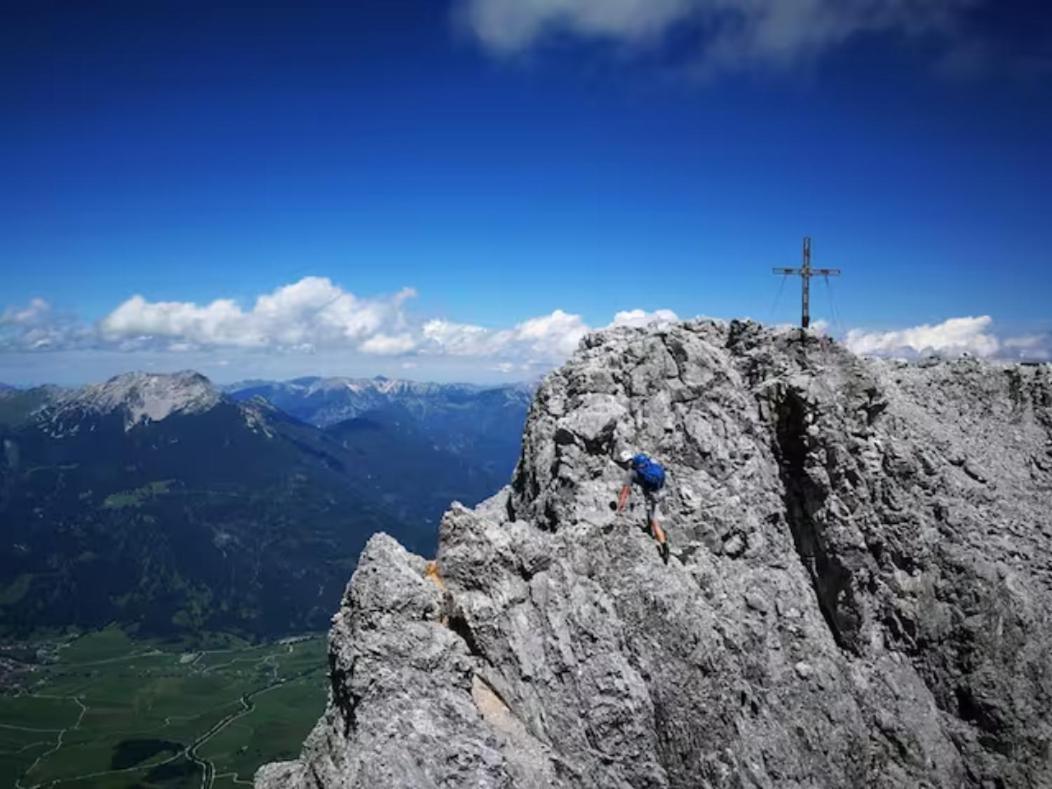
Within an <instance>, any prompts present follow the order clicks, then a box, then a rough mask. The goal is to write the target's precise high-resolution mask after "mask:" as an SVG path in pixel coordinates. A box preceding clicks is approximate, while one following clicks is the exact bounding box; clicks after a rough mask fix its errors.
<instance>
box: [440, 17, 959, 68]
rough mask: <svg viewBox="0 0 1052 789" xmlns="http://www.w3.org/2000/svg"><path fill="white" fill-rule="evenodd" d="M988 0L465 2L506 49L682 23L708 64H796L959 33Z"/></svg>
mask: <svg viewBox="0 0 1052 789" xmlns="http://www.w3.org/2000/svg"><path fill="white" fill-rule="evenodd" d="M977 1H978V0H926V1H925V2H917V1H916V0H461V3H460V5H459V7H458V13H459V15H460V16H461V17H462V19H463V20H464V21H465V22H466V25H467V28H468V29H469V30H470V31H471V33H472V34H473V35H475V36H476V37H477V38H478V39H479V41H480V42H481V43H482V44H483V45H484V46H485V47H487V48H488V49H489V50H491V51H493V52H495V53H498V54H510V53H516V52H521V51H524V50H526V49H529V48H530V47H532V46H534V45H536V44H537V43H539V42H542V41H544V40H546V39H548V38H551V37H554V36H558V35H568V34H569V35H576V36H579V37H582V38H586V39H598V40H607V41H614V42H625V43H629V44H634V45H640V44H647V43H658V42H660V41H661V39H662V37H663V36H664V35H665V34H667V33H669V32H670V31H671V30H673V29H678V30H681V31H685V32H687V33H689V34H691V35H692V36H694V37H695V38H696V39H697V40H698V42H699V43H698V45H697V46H698V55H697V57H698V58H700V60H701V66H702V68H704V69H707V70H732V69H740V68H744V67H748V66H753V65H761V66H776V67H777V66H786V65H792V64H795V63H798V62H800V61H802V60H806V59H808V58H812V57H814V56H816V55H819V54H821V53H822V52H824V51H826V50H828V49H830V48H833V47H836V46H838V45H841V44H843V43H845V42H846V41H847V40H848V39H850V38H851V37H852V36H855V35H856V34H859V33H866V32H896V33H901V34H904V35H922V34H929V35H930V34H936V35H938V34H941V35H942V36H943V37H944V38H952V37H955V35H956V22H957V19H958V17H959V16H960V15H961V14H962V12H964V11H965V10H967V9H968V8H970V7H972V6H974V5H975V4H976V3H977Z"/></svg>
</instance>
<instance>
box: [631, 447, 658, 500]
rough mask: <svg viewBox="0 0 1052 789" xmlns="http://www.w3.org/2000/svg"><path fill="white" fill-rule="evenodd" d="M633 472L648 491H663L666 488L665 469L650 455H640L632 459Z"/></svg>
mask: <svg viewBox="0 0 1052 789" xmlns="http://www.w3.org/2000/svg"><path fill="white" fill-rule="evenodd" d="M632 470H633V471H635V472H636V474H637V475H638V476H639V480H640V482H641V483H642V484H643V487H644V488H645V489H646V490H652V491H653V490H661V489H662V488H663V487H665V467H664V466H662V465H661V464H660V463H658V462H657V461H656V460H652V459H651V458H650V456H649V455H644V454H642V453H640V454H638V455H636V456H635V457H634V458H632Z"/></svg>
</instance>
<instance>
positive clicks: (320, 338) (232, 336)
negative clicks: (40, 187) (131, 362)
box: [99, 277, 416, 354]
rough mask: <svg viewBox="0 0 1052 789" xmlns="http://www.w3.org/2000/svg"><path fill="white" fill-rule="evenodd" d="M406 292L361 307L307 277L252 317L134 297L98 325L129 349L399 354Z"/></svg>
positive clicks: (234, 308) (405, 346) (214, 305)
mask: <svg viewBox="0 0 1052 789" xmlns="http://www.w3.org/2000/svg"><path fill="white" fill-rule="evenodd" d="M415 295H416V293H415V291H413V290H412V289H409V288H406V289H404V290H402V291H399V292H398V293H396V294H394V295H393V296H386V297H378V298H371V299H364V298H359V297H357V296H355V295H354V294H352V293H349V292H348V291H345V290H343V289H342V288H340V287H339V286H338V285H335V284H334V283H333V282H332V281H331V280H329V279H328V278H326V277H305V278H303V279H301V280H300V281H299V282H294V283H292V284H291V285H285V286H283V287H280V288H278V289H277V290H275V291H273V292H272V293H268V294H264V295H262V296H259V297H258V298H257V299H256V303H255V305H254V306H253V308H252V309H251V310H247V311H246V310H244V309H242V308H241V307H240V306H239V305H238V304H237V303H236V302H234V301H231V300H230V299H217V300H215V301H213V302H211V303H209V304H205V305H198V304H194V303H193V302H173V301H157V302H150V301H147V300H146V299H144V298H143V297H142V296H132V297H131V298H130V299H128V300H127V301H125V302H124V303H123V304H121V305H120V306H118V307H117V309H115V310H114V311H113V312H111V313H110V314H109V315H107V316H106V317H105V318H104V319H103V320H102V321H101V323H100V324H99V332H100V334H101V336H102V337H103V338H104V339H105V340H107V341H110V342H116V343H119V342H124V343H128V344H130V345H131V346H132V347H135V346H141V345H144V344H151V343H154V342H156V341H158V340H169V341H174V342H176V343H178V344H182V345H188V346H193V347H232V348H277V349H286V350H288V349H300V350H312V349H315V348H327V347H337V346H338V347H347V346H349V347H357V348H358V349H359V350H362V351H363V352H365V353H381V354H383V353H404V352H405V351H407V350H410V349H411V348H412V343H410V342H407V341H406V334H405V332H404V330H405V327H406V326H407V320H406V317H405V314H404V305H405V302H406V301H407V300H408V299H410V298H412V297H413V296H415Z"/></svg>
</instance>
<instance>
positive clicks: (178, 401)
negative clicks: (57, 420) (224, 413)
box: [57, 370, 222, 430]
mask: <svg viewBox="0 0 1052 789" xmlns="http://www.w3.org/2000/svg"><path fill="white" fill-rule="evenodd" d="M221 398H222V395H220V393H219V391H218V390H217V389H216V388H215V387H214V386H213V385H212V382H211V381H209V380H208V379H207V378H206V377H205V376H203V375H201V374H200V373H198V372H194V371H193V370H183V371H181V372H177V373H146V372H132V373H123V374H121V375H117V376H114V377H113V378H110V379H109V380H108V381H106V382H105V383H102V384H94V385H90V386H85V387H84V388H83V389H78V390H76V391H74V392H71V393H70V394H69V395H68V396H67V397H66V398H64V399H63V400H61V401H60V402H59V403H58V404H57V406H58V409H59V413H60V414H64V413H68V412H70V411H86V412H91V413H97V414H107V413H112V412H114V411H122V412H123V413H124V427H125V430H129V429H131V428H132V427H134V426H135V425H137V424H140V423H147V422H160V421H161V420H162V419H165V418H167V417H168V416H171V415H172V414H174V413H185V414H194V413H201V412H204V411H208V410H209V409H211V408H213V407H214V406H215V405H217V404H218V403H219V402H220V400H221Z"/></svg>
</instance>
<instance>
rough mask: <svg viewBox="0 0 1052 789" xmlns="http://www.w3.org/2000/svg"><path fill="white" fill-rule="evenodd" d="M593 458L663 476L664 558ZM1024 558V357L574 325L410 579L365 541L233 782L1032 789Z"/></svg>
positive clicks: (1033, 472)
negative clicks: (511, 447)
mask: <svg viewBox="0 0 1052 789" xmlns="http://www.w3.org/2000/svg"><path fill="white" fill-rule="evenodd" d="M623 449H632V450H642V451H646V452H648V453H650V454H651V455H653V456H654V457H656V458H658V459H659V460H661V461H662V462H663V463H665V465H666V466H667V469H668V484H667V494H666V498H665V501H664V503H663V505H662V508H663V510H664V513H665V525H666V526H667V529H668V532H669V534H670V536H671V540H672V545H673V552H672V558H671V560H670V562H669V564H668V565H667V566H666V565H664V564H663V563H662V561H661V559H660V557H659V555H658V552H657V548H656V545H655V543H654V541H653V540H652V539H651V537H650V536H649V534H648V533H647V531H646V528H645V527H646V524H645V523H644V519H645V515H644V503H643V501H642V496H641V495H640V494H639V493H638V492H636V493H634V494H633V497H632V506H631V508H630V509H629V511H627V512H625V513H622V514H620V515H619V514H617V513H615V511H614V500H615V498H616V495H617V491H618V488H619V486H620V481H621V478H622V474H623V472H622V471H621V469H620V468H619V467H618V466H617V465H616V464H615V463H614V462H613V458H614V457H616V456H617V453H618V452H620V451H621V450H623ZM422 484H425V483H423V482H422ZM1050 557H1052V371H1050V369H1049V367H1048V366H1044V367H1022V366H1005V365H994V364H989V363H982V362H978V361H975V360H961V361H952V362H950V361H947V362H939V363H927V364H923V365H907V364H904V363H898V362H890V361H864V360H861V359H859V358H857V357H855V356H853V355H851V354H850V353H848V352H847V351H845V350H843V349H842V348H840V347H839V346H837V345H836V344H835V343H833V342H832V341H830V340H827V339H822V338H817V337H814V336H808V337H802V336H801V335H800V333H799V332H793V333H780V334H778V333H772V332H771V331H769V330H766V329H763V328H761V327H759V326H757V325H756V324H752V323H738V322H734V323H731V324H729V325H722V324H717V323H714V322H708V321H697V322H690V323H685V324H677V325H673V326H666V327H663V328H661V329H653V328H652V329H649V330H644V329H616V330H612V331H608V332H604V333H602V334H596V335H590V336H589V337H587V338H585V340H584V341H583V342H582V345H581V348H580V350H579V351H578V352H577V354H576V355H575V356H574V358H573V359H572V360H571V361H570V362H569V363H568V364H567V365H566V366H565V367H563V368H562V369H561V370H559V371H557V372H555V373H553V374H552V375H550V376H549V377H548V379H547V380H546V381H545V382H544V384H543V385H542V386H541V387H540V389H539V391H538V393H537V395H536V398H535V400H534V403H533V406H532V409H531V412H530V417H529V419H528V422H527V426H526V430H525V435H524V439H523V452H522V457H521V460H520V462H519V465H518V468H517V469H516V472H515V475H514V478H513V480H512V482H511V485H510V486H509V487H508V488H506V489H505V490H504V491H503V492H501V493H500V494H499V495H497V496H496V497H494V498H493V499H491V500H489V501H488V502H485V503H484V504H482V505H480V506H479V507H478V508H476V509H475V510H468V509H465V508H463V507H460V506H457V505H454V506H453V508H452V509H451V510H450V511H449V512H448V513H447V515H446V517H445V519H444V521H443V524H442V528H441V535H440V547H439V552H438V556H437V560H436V562H435V563H433V564H431V563H428V562H425V560H424V559H422V558H420V557H416V556H413V555H411V554H409V553H407V552H406V551H405V550H404V549H402V548H401V547H400V546H399V545H398V544H397V543H396V542H395V541H394V540H392V539H391V538H389V537H387V536H386V535H377V536H375V537H374V538H373V539H372V541H371V542H370V543H369V545H368V547H367V549H366V550H365V552H364V553H363V555H362V557H361V559H360V562H359V566H358V569H357V571H356V572H355V574H354V577H353V578H352V580H351V583H350V585H349V586H348V588H347V592H346V595H345V597H344V600H343V605H342V607H341V608H340V611H339V612H338V613H337V614H336V616H335V618H334V620H333V629H332V635H331V643H330V663H331V679H332V693H331V700H330V703H329V705H328V709H327V710H326V712H325V714H324V716H323V717H322V719H321V720H320V721H319V722H318V725H317V727H316V728H315V730H314V732H313V733H312V734H311V735H310V737H309V738H308V740H307V742H306V743H305V745H304V749H303V752H302V754H301V756H300V758H299V759H298V760H297V761H294V762H287V763H283V764H276V765H268V766H266V767H264V768H262V769H261V770H260V772H259V773H258V775H257V777H256V785H257V787H260V788H261V789H270V787H279V786H280V787H326V788H329V787H362V789H365V788H366V787H380V786H392V787H394V786H398V787H466V786H470V787H564V786H565V787H597V788H598V787H603V788H604V789H606V788H608V787H655V788H656V787H847V786H852V787H853V786H859V787H862V786H869V787H917V786H926V787H946V788H947V789H949V788H950V787H954V789H956V788H957V787H961V786H976V787H1039V786H1052V752H1050V737H1052V658H1050V655H1052V621H1050V616H1049V610H1050V603H1052V594H1050V585H1052V559H1050Z"/></svg>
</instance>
